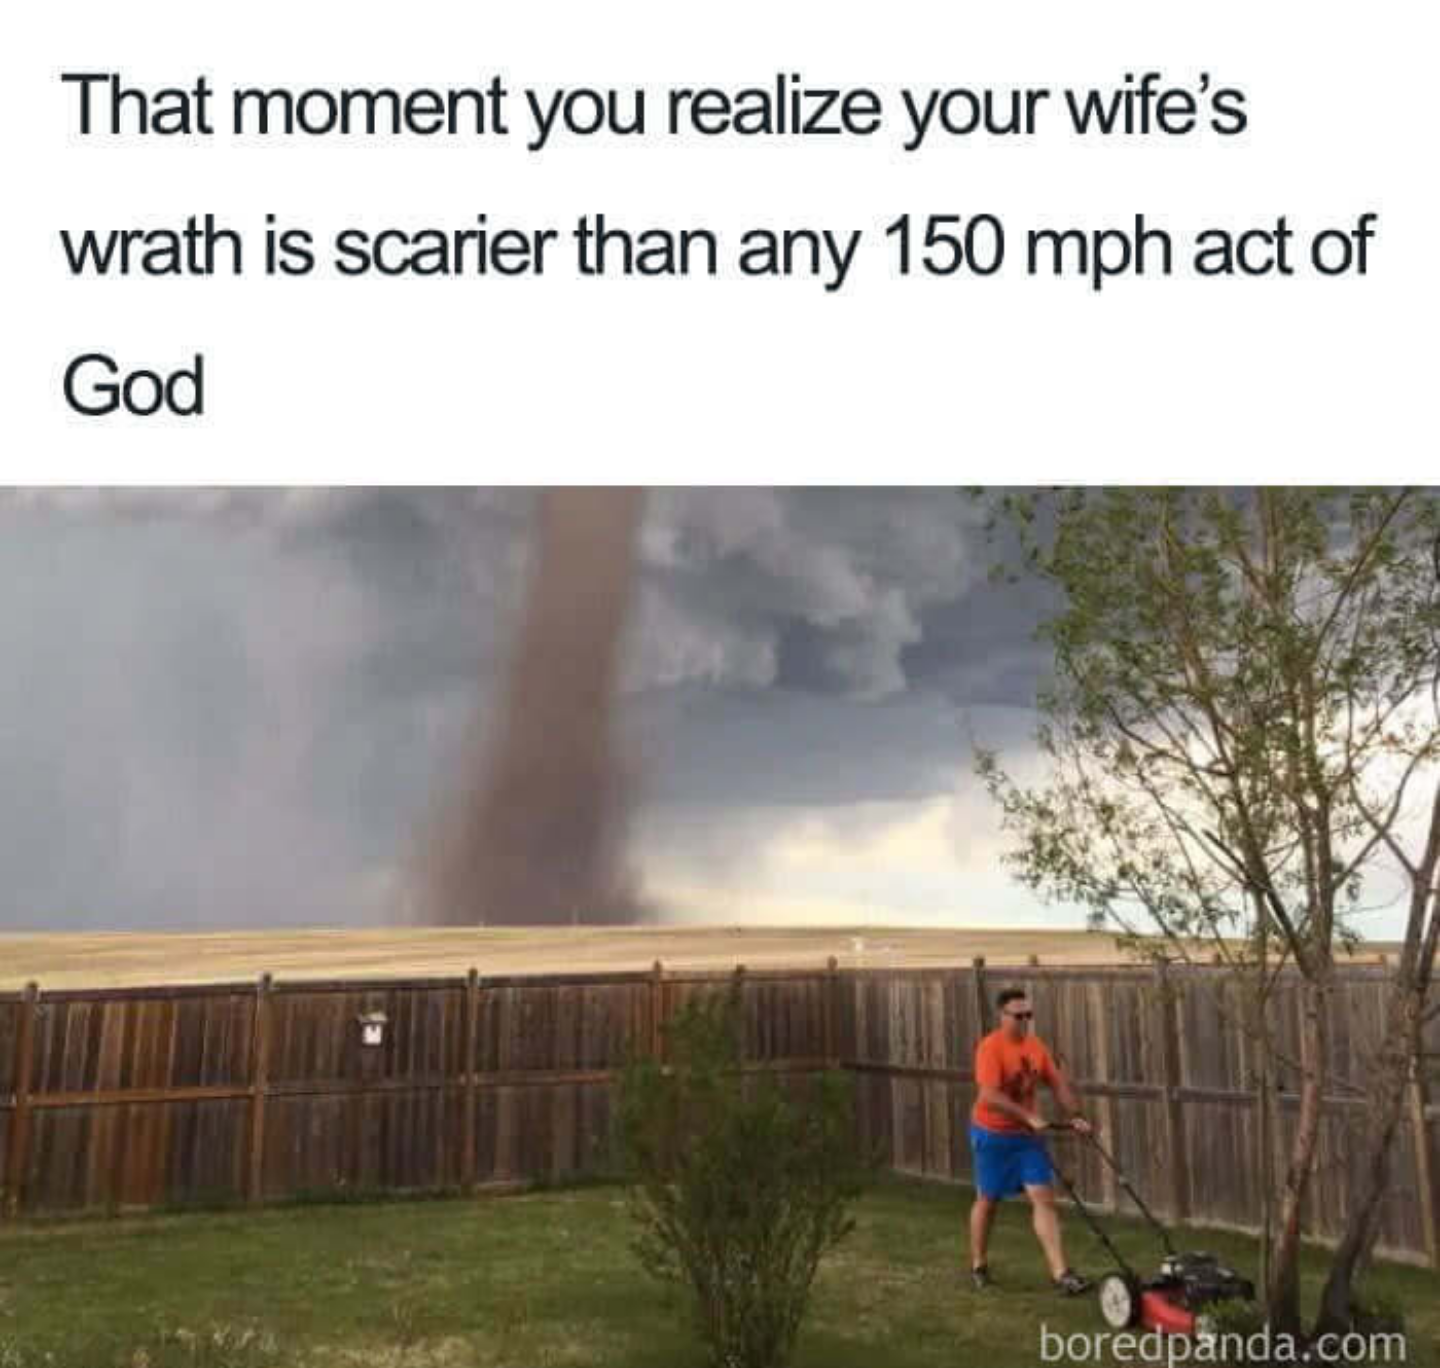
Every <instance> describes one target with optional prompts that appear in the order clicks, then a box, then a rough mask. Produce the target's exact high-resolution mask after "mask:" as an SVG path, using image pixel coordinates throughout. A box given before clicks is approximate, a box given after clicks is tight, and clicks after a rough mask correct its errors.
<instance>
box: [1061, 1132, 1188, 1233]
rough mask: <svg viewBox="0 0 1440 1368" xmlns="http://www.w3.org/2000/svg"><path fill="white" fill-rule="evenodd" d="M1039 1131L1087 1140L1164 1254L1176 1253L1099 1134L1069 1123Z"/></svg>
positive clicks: (1072, 1193) (1066, 1181)
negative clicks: (1078, 1128)
mask: <svg viewBox="0 0 1440 1368" xmlns="http://www.w3.org/2000/svg"><path fill="white" fill-rule="evenodd" d="M1040 1129H1041V1131H1042V1132H1043V1133H1045V1134H1052V1135H1053V1134H1062V1135H1063V1134H1068V1135H1083V1136H1084V1137H1085V1139H1086V1140H1088V1141H1089V1142H1090V1143H1091V1144H1092V1145H1094V1146H1095V1150H1096V1152H1097V1153H1098V1154H1099V1155H1100V1157H1101V1158H1102V1159H1103V1160H1104V1161H1105V1163H1106V1164H1107V1165H1109V1167H1110V1170H1111V1172H1113V1173H1114V1175H1115V1177H1116V1178H1117V1179H1119V1181H1120V1186H1121V1187H1123V1188H1124V1189H1125V1191H1126V1193H1128V1194H1129V1197H1130V1200H1131V1201H1132V1202H1134V1203H1135V1205H1136V1206H1137V1207H1139V1208H1140V1211H1141V1213H1142V1214H1143V1215H1144V1217H1145V1219H1146V1220H1147V1221H1149V1222H1150V1225H1151V1226H1152V1227H1153V1229H1154V1231H1155V1233H1156V1234H1157V1235H1158V1236H1159V1237H1160V1243H1161V1244H1162V1245H1164V1246H1165V1252H1166V1253H1167V1254H1174V1253H1175V1252H1176V1250H1175V1246H1174V1244H1173V1243H1171V1240H1170V1232H1169V1231H1168V1230H1166V1229H1165V1227H1164V1226H1163V1225H1161V1224H1160V1221H1159V1219H1158V1218H1157V1217H1156V1215H1155V1213H1154V1212H1153V1211H1151V1210H1150V1208H1149V1207H1148V1206H1146V1205H1145V1199H1144V1198H1143V1197H1141V1196H1140V1194H1139V1193H1138V1192H1136V1191H1135V1188H1134V1186H1133V1185H1132V1184H1131V1182H1130V1179H1129V1178H1127V1177H1126V1176H1125V1170H1124V1169H1122V1168H1121V1167H1120V1161H1119V1160H1118V1159H1116V1158H1115V1156H1114V1155H1113V1154H1111V1153H1110V1151H1109V1150H1107V1149H1106V1148H1105V1146H1104V1145H1102V1144H1101V1143H1100V1137H1099V1134H1098V1132H1097V1131H1096V1130H1095V1128H1094V1127H1093V1126H1092V1128H1091V1129H1090V1130H1088V1131H1078V1130H1076V1129H1075V1127H1074V1125H1073V1124H1072V1123H1071V1122H1069V1121H1047V1122H1046V1123H1045V1125H1044V1126H1042V1127H1041V1128H1040ZM1056 1172H1057V1173H1060V1170H1059V1169H1058V1168H1057V1169H1056ZM1060 1179H1061V1181H1062V1182H1063V1183H1064V1184H1065V1187H1066V1188H1067V1190H1068V1191H1069V1193H1070V1196H1071V1199H1072V1200H1075V1201H1077V1202H1078V1200H1079V1199H1078V1197H1077V1196H1076V1193H1075V1189H1074V1186H1073V1185H1072V1184H1071V1183H1070V1181H1069V1179H1068V1178H1066V1177H1065V1175H1064V1174H1063V1173H1060ZM1087 1215H1088V1213H1087ZM1106 1243H1107V1244H1108V1243H1109V1241H1106Z"/></svg>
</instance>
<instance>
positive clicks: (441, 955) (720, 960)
mask: <svg viewBox="0 0 1440 1368" xmlns="http://www.w3.org/2000/svg"><path fill="white" fill-rule="evenodd" d="M1385 948H1386V947H1385V946H1383V945H1380V944H1376V945H1375V946H1373V947H1371V948H1370V950H1369V951H1368V953H1369V954H1371V955H1373V954H1374V953H1376V952H1381V951H1383V950H1384V949H1385ZM831 955H834V956H835V958H836V960H838V961H839V963H840V966H841V967H842V968H847V969H848V968H871V969H882V968H890V967H917V966H924V965H944V964H966V963H969V961H970V960H971V959H973V958H974V957H975V956H976V955H983V956H984V957H985V959H986V960H987V961H988V962H989V963H991V964H1023V963H1024V962H1025V961H1026V960H1027V959H1028V958H1029V956H1031V955H1039V956H1040V957H1041V958H1042V960H1044V961H1046V962H1048V963H1056V964H1119V963H1124V962H1125V960H1126V956H1125V955H1124V953H1123V952H1122V951H1121V950H1119V949H1118V948H1117V946H1116V943H1115V940H1114V938H1113V937H1111V936H1108V935H1100V934H1096V933H1092V932H1087V931H1036V930H1002V929H996V928H984V927H956V928H949V929H944V930H937V929H935V928H933V927H924V928H918V927H890V926H880V927H877V926H843V927H765V926H745V927H739V926H646V927H583V926H582V927H568V926H567V927H484V928H468V927H466V928H458V929H457V928H448V927H447V928H443V929H440V928H421V927H399V928H368V929H363V930H358V929H357V930H338V931H337V930H325V931H295V930H288V929H281V930H271V931H233V932H232V931H225V932H209V933H203V934H202V933H190V932H175V933H165V934H159V933H153V932H116V933H106V934H90V933H73V934H64V935H50V934H46V933H22V934H15V933H11V934H8V935H5V934H0V990H15V989H18V988H23V987H24V985H25V984H26V983H28V982H30V981H31V980H32V979H33V980H35V981H37V982H39V983H40V985H41V986H42V987H45V988H117V987H128V986H144V985H148V984H158V983H220V982H230V981H236V980H241V979H250V978H257V977H258V976H259V975H260V974H262V973H265V972H267V971H268V972H269V973H271V974H273V975H274V976H275V977H276V978H277V979H306V978H312V979H313V978H346V979H349V978H378V977H389V978H399V977H416V978H421V977H427V976H432V975H433V976H446V975H463V974H464V973H465V972H466V971H467V970H468V969H469V968H470V967H471V966H472V965H473V966H475V967H476V968H478V969H479V970H480V972H481V973H482V974H532V973H533V974H541V973H545V974H559V973H595V972H603V971H632V970H642V969H648V968H649V967H650V966H651V965H652V964H653V963H654V962H655V961H656V960H657V959H658V960H661V961H663V962H664V964H665V966H666V968H667V969H729V968H732V967H733V966H735V965H736V964H744V965H746V966H747V967H748V968H752V969H777V968H795V967H806V968H809V967H818V966H820V965H823V964H824V963H825V961H826V959H827V958H828V957H829V956H831Z"/></svg>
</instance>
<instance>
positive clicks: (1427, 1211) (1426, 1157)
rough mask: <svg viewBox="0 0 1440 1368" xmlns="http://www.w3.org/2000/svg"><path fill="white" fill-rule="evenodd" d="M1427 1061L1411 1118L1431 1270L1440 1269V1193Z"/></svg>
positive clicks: (1415, 1086) (1413, 1086) (1414, 1089)
mask: <svg viewBox="0 0 1440 1368" xmlns="http://www.w3.org/2000/svg"><path fill="white" fill-rule="evenodd" d="M1423 1065H1424V1061H1423V1060H1420V1061H1417V1067H1416V1070H1415V1076H1414V1078H1413V1079H1412V1080H1411V1083H1410V1118H1411V1123H1412V1125H1413V1128H1414V1136H1415V1171H1416V1172H1415V1204H1416V1206H1417V1207H1418V1209H1419V1212H1420V1230H1421V1238H1422V1239H1423V1240H1424V1242H1425V1254H1426V1257H1427V1258H1428V1259H1429V1261H1430V1267H1431V1268H1435V1269H1440V1192H1437V1191H1436V1188H1435V1158H1434V1148H1433V1146H1432V1144H1431V1137H1430V1123H1429V1121H1428V1120H1427V1119H1426V1117H1427V1115H1428V1114H1429V1102H1428V1096H1427V1093H1428V1088H1427V1082H1426V1077H1425V1069H1424V1067H1423Z"/></svg>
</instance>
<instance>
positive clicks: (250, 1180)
mask: <svg viewBox="0 0 1440 1368" xmlns="http://www.w3.org/2000/svg"><path fill="white" fill-rule="evenodd" d="M273 984H274V981H273V980H272V979H271V977H270V975H269V974H268V973H264V974H261V975H260V978H259V981H258V982H257V983H256V984H255V1020H254V1022H253V1029H252V1032H251V1037H250V1154H249V1160H250V1164H249V1169H250V1171H249V1174H248V1176H247V1179H246V1184H245V1198H246V1200H247V1201H249V1202H258V1201H259V1200H260V1197H261V1194H262V1192H263V1190H264V1189H263V1186H262V1184H263V1179H264V1175H265V1100H266V1098H267V1096H268V1095H269V1092H270V993H271V988H272V987H273Z"/></svg>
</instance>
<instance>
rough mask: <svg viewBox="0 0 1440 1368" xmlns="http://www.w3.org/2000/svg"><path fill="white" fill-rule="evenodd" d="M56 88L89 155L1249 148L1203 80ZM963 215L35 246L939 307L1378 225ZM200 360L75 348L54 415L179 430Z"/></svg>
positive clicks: (1155, 274) (488, 211)
mask: <svg viewBox="0 0 1440 1368" xmlns="http://www.w3.org/2000/svg"><path fill="white" fill-rule="evenodd" d="M58 79H59V81H60V83H61V85H62V86H63V88H64V98H65V109H66V116H67V120H68V127H67V133H68V135H69V137H70V138H71V140H72V141H75V140H79V141H83V142H85V143H87V144H102V145H116V144H120V143H133V142H136V141H145V142H150V143H154V142H160V143H164V142H170V143H177V142H182V141H195V142H206V141H208V142H211V143H215V142H219V141H222V140H228V141H231V142H234V143H237V144H245V145H247V146H254V145H256V144H264V143H271V144H282V143H283V144H287V145H290V146H294V145H297V144H312V145H318V144H325V143H335V142H344V143H347V144H357V143H359V144H365V143H370V144H375V143H379V142H385V141H388V142H404V143H409V144H434V143H436V142H448V143H451V144H468V145H471V146H473V147H474V148H475V149H476V150H477V151H478V152H480V153H482V154H483V152H484V150H485V149H486V148H487V147H488V148H497V147H501V146H505V147H509V148H513V149H514V150H515V151H517V152H518V153H519V154H521V155H523V156H526V157H533V158H537V159H543V158H545V157H546V156H547V155H550V154H553V153H555V152H556V151H558V150H560V149H562V148H564V147H566V146H567V145H570V146H574V145H577V144H582V143H583V144H597V143H605V142H610V143H616V144H618V143H634V142H637V141H648V142H649V143H651V144H652V145H653V144H659V143H668V144H671V145H674V144H677V143H683V144H684V145H686V146H687V147H690V148H693V149H694V150H695V151H696V153H697V155H698V154H700V153H701V152H703V149H704V148H705V147H706V146H707V145H714V144H716V143H718V142H721V141H726V140H728V141H731V142H737V143H743V144H752V145H753V144H759V143H767V142H768V143H771V144H774V143H777V142H782V143H790V144H810V145H815V144H820V143H828V144H834V143H836V142H847V141H848V142H850V143H855V144H859V143H867V142H876V141H879V142H884V143H885V144H886V145H887V146H888V147H889V148H891V149H892V150H893V151H894V153H895V155H896V156H897V157H899V158H902V159H910V160H912V161H916V162H918V161H921V160H922V159H929V158H934V157H936V156H939V155H943V154H944V150H945V149H946V148H951V149H953V148H956V147H960V146H962V145H964V144H971V145H973V144H976V143H981V142H984V143H989V144H992V145H1004V144H1007V143H1011V144H1022V143H1025V142H1034V141H1037V140H1052V141H1059V140H1066V139H1070V140H1081V139H1083V140H1105V141H1109V142H1112V143H1135V142H1139V141H1148V142H1152V143H1154V142H1166V141H1179V140H1186V139H1189V140H1194V139H1208V140H1212V141H1214V142H1216V143H1220V144H1234V143H1236V142H1239V141H1243V140H1244V138H1245V136H1246V134H1247V132H1248V131H1249V130H1250V128H1251V112H1250V100H1249V96H1248V94H1247V92H1246V90H1245V89H1244V88H1242V87H1240V86H1238V85H1235V84H1232V83H1228V82H1226V81H1224V80H1222V79H1220V78H1219V77H1218V76H1215V75H1213V74H1212V73H1211V72H1209V71H1199V72H1195V73H1193V74H1190V75H1188V76H1186V77H1185V78H1184V79H1179V78H1177V77H1176V76H1174V75H1173V74H1167V73H1165V72H1162V71H1158V70H1137V71H1126V72H1124V73H1123V74H1122V75H1121V76H1120V79H1118V80H1116V81H1114V82H1112V83H1109V84H1099V85H1076V86H1070V87H1050V86H1027V85H1020V86H1015V85H1005V86H990V85H975V86H967V85H953V86H944V85H917V86H897V87H882V88H876V87H870V86H843V87H842V86H833V85H826V84H824V83H823V82H820V81H816V80H812V79H811V78H809V77H807V76H805V75H802V74H801V73H799V72H793V71H782V72H776V73H773V74H770V75H767V76H766V77H764V78H762V79H760V80H758V81H756V82H755V83H752V84H745V85H736V86H724V85H714V86H697V85H685V86H680V85H676V86H658V87H657V86H637V85H628V86H626V85H596V86H589V85H577V86H544V85H522V84H515V85H512V84H511V82H510V81H509V80H508V79H507V78H506V77H504V76H501V75H495V76H491V77H489V78H488V79H486V80H484V81H482V82H480V83H477V84H474V85H465V86H445V87H438V86H436V87H426V86H418V87H416V86H412V87H392V86H384V85H378V86H360V85H344V86H305V87H300V86H270V85H255V84H246V83H244V82H240V83H236V84H233V85H226V84H224V83H220V82H217V81H215V80H213V79H212V78H211V77H210V76H208V75H205V74H199V75H194V76H187V77H186V78H185V79H184V80H182V81H177V82H175V83H174V84H169V85H150V84H145V83H139V82H135V81H132V80H130V79H128V78H127V77H126V76H125V74H124V73H122V72H116V71H99V70H67V71H62V72H60V73H59V77H58ZM963 199H964V195H963V190H957V192H956V198H955V200H954V201H952V202H948V203H934V204H930V205H924V204H920V205H917V206H910V207H906V208H901V207H899V206H897V207H896V208H895V209H894V210H892V211H891V212H889V213H886V212H883V211H882V212H879V213H877V214H876V216H875V218H874V220H873V221H872V222H865V223H855V222H852V223H823V222H816V223H805V222H788V221H787V222H755V223H749V224H741V225H738V226H730V225H720V224H717V223H707V222H655V221H644V220H639V221H637V220H635V219H633V218H631V217H630V216H628V215H627V214H626V213H625V212H624V211H623V209H621V208H619V207H616V206H603V207H596V206H585V208H584V209H583V211H580V212H577V213H575V214H574V215H573V217H566V218H564V219H561V220H558V221H553V222H530V221H527V219H526V216H525V215H524V214H523V213H522V212H518V211H515V210H509V211H505V210H500V209H497V208H496V207H495V206H485V207H483V208H477V210H476V211H475V212H474V213H473V214H469V215H467V216H465V217H464V219H463V220H461V221H449V222H416V221H408V220H407V221H405V222H398V221H393V220H392V219H389V218H387V217H386V215H385V214H384V211H383V208H381V207H379V206H377V212H376V216H375V217H374V219H373V220H356V221H352V222H348V223H345V224H343V225H341V226H338V227H334V226H329V227H326V228H324V229H321V228H320V227H318V226H317V225H316V224H314V223H307V222H305V221H303V219H301V218H299V217H297V216H294V215H289V214H287V213H286V212H285V211H284V209H283V208H282V207H279V206H276V207H272V208H267V209H266V210H265V211H264V212H263V213H260V214H257V215H256V217H255V220H254V221H252V222H231V221H226V220H224V219H223V218H222V217H221V216H219V215H217V214H215V213H213V212H208V211H207V210H206V209H205V208H204V207H203V206H197V207H196V208H195V210H194V212H188V213H186V214H185V215H184V216H183V217H181V218H179V219H178V220H175V221H170V222H146V223H135V222H126V223H76V224H67V225H64V226H62V227H59V228H58V231H57V246H58V249H59V252H60V259H61V262H62V263H63V268H64V270H65V272H66V274H67V276H68V277H70V278H73V279H77V280H90V281H101V280H106V279H113V278H117V277H128V278H136V277H153V278H173V277H187V278H194V279H197V280H203V279H208V278H217V277H242V276H243V277H263V278H269V279H271V280H274V281H285V280H294V279H297V278H303V277H311V276H329V277H331V278H337V279H348V280H362V281H363V280H379V281H384V280H395V279H407V278H414V279H422V278H425V279H433V278H436V277H439V278H453V279H456V280H464V281H467V282H472V283H473V282H474V281H476V280H481V281H483V280H484V279H486V278H490V279H495V278H516V277H521V278H523V277H554V276H557V275H567V276H569V277H571V278H574V279H579V280H587V279H597V278H624V279H627V280H633V281H637V282H644V281H654V280H666V279H668V280H675V279H682V278H684V279H715V278H731V279H735V280H744V281H751V282H765V281H772V282H774V281H794V282H803V283H804V284H806V285H808V286H809V287H811V288H813V289H815V290H817V291H819V292H821V293H823V294H824V295H828V296H838V295H843V294H844V293H845V291H846V290H847V288H848V287H853V285H854V284H855V282H857V281H859V280H861V279H866V278H871V279H873V278H876V277H885V278H890V279H894V280H896V281H908V282H912V283H922V282H929V283H930V284H931V285H932V286H935V287H942V286H943V285H944V284H945V283H949V284H951V286H952V287H953V286H954V284H955V283H956V282H963V281H966V280H969V281H985V280H990V279H994V278H997V277H999V278H1003V277H1007V276H1023V277H1031V278H1044V279H1050V280H1054V281H1057V282H1062V283H1064V284H1066V285H1068V286H1070V287H1071V288H1078V289H1080V290H1082V291H1085V292H1088V293H1090V294H1091V295H1094V296H1104V295H1105V294H1106V293H1107V291H1108V292H1113V291H1114V290H1115V289H1116V288H1117V287H1118V286H1120V285H1121V283H1122V282H1124V281H1125V280H1127V279H1131V280H1141V279H1152V280H1153V279H1163V278H1166V277H1174V276H1189V277H1193V278H1207V279H1226V278H1229V279H1235V278H1244V279H1265V278H1276V277H1298V276H1310V277H1320V278H1326V279H1337V278H1345V277H1355V276H1365V275H1366V274H1367V273H1368V272H1369V270H1370V268H1371V264H1372V260H1373V257H1374V253H1375V250H1376V244H1377V241H1378V238H1379V230H1380V218H1379V214H1378V213H1377V212H1375V211H1374V210H1373V209H1371V208H1368V207H1364V206H1357V207H1356V208H1355V210H1354V211H1353V212H1346V213H1344V214H1341V215H1337V216H1336V217H1334V218H1333V219H1331V220H1328V221H1318V222H1302V221H1300V220H1299V219H1297V218H1296V217H1295V216H1293V215H1291V214H1286V213H1280V214H1273V213H1272V214H1269V215H1268V216H1265V217H1263V218H1260V219H1258V220H1257V221H1254V222H1234V221H1227V222H1223V223H1209V224H1205V223H1200V224H1184V225H1181V224H1175V223H1168V222H1166V221H1164V219H1163V218H1162V217H1160V216H1157V215H1156V214H1154V213H1153V212H1146V211H1145V210H1143V209H1134V208H1131V209H1128V210H1127V211H1125V212H1123V213H1119V214H1117V215H1116V216H1115V217H1114V218H1113V219H1110V220H1108V221H1105V222H1065V221H1045V222H1040V221H1032V222H1021V221H1015V220H1014V219H1012V218H1010V217H1009V216H1007V214H1006V212H1005V210H1004V208H1003V206H998V205H992V204H982V205H973V204H966V203H964V202H963ZM204 363H205V358H204V356H203V355H202V354H196V355H195V356H193V358H190V359H189V362H188V364H187V365H186V366H184V367H182V368H180V369H178V370H173V371H171V372H169V373H164V372H161V371H159V370H155V369H147V368H139V369H135V368H127V367H125V366H123V365H122V364H121V363H120V362H118V361H117V360H116V359H115V358H114V357H112V356H110V355H108V354H106V353H103V352H98V351H91V352H86V353H84V354H83V355H81V356H78V357H76V358H75V359H74V360H72V361H71V362H70V363H69V364H68V366H67V368H66V370H65V373H64V384H63V389H64V398H65V401H66V403H67V404H68V406H69V407H70V408H71V409H73V410H74V411H75V412H77V413H80V414H83V415H85V416H88V417H103V416H105V415H107V414H111V413H116V412H125V413H130V414H134V415H140V416H148V415H150V414H156V413H161V412H166V413H171V414H177V415H181V416H197V415H200V414H203V413H204V412H205V364H204Z"/></svg>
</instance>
